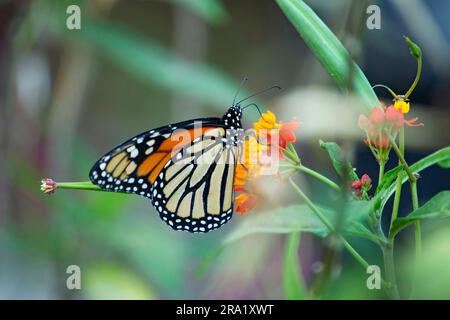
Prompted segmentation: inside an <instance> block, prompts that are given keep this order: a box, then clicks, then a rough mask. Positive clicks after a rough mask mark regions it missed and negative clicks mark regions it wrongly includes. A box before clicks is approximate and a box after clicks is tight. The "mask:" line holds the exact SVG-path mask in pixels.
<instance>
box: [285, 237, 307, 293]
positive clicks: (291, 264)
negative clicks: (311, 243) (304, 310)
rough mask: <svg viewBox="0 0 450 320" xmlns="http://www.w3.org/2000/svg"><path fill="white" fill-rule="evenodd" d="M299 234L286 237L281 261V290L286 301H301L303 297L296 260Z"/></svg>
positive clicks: (297, 261) (298, 265)
mask: <svg viewBox="0 0 450 320" xmlns="http://www.w3.org/2000/svg"><path fill="white" fill-rule="evenodd" d="M300 235H301V234H300V232H293V233H291V234H289V235H288V236H287V239H286V244H285V248H284V259H283V288H284V297H285V299H287V300H301V299H304V297H305V288H304V285H303V281H302V279H301V276H300V274H301V269H300V264H299V260H298V259H299V258H298V250H299V247H300Z"/></svg>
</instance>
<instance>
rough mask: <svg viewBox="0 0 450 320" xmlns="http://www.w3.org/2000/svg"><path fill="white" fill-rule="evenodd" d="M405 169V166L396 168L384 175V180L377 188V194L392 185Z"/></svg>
mask: <svg viewBox="0 0 450 320" xmlns="http://www.w3.org/2000/svg"><path fill="white" fill-rule="evenodd" d="M402 169H403V166H401V165H400V166H396V167H395V168H393V169H391V170H389V171H387V172H385V173H384V175H383V179H382V180H381V182H380V183H379V184H378V186H377V191H376V192H375V193H380V192H381V191H383V190H385V189H386V188H387V187H389V186H390V185H391V183H392V182H393V181H394V180H395V179H396V178H397V175H398V173H399V172H400V171H401V170H402Z"/></svg>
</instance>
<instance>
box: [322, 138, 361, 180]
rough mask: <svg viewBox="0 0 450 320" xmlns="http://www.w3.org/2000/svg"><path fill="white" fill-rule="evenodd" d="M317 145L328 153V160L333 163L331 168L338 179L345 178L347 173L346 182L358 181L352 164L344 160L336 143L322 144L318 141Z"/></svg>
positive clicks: (342, 153)
mask: <svg viewBox="0 0 450 320" xmlns="http://www.w3.org/2000/svg"><path fill="white" fill-rule="evenodd" d="M319 143H320V147H321V148H322V149H324V150H326V151H327V152H328V155H329V156H330V159H331V161H332V163H333V167H334V169H335V170H336V172H337V173H338V174H339V176H340V177H342V178H345V177H344V175H346V173H347V174H348V175H349V177H348V178H349V179H346V180H350V181H356V180H359V178H358V176H357V175H356V173H355V172H354V170H353V166H352V164H351V163H350V161H348V160H347V159H346V157H345V155H344V152H343V151H342V149H341V147H339V145H338V144H337V143H335V142H323V141H322V140H320V141H319Z"/></svg>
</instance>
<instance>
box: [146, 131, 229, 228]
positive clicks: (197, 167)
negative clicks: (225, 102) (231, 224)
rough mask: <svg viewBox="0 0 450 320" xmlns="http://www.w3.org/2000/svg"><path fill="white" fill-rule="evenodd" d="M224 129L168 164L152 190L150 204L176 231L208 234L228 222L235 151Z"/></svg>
mask: <svg viewBox="0 0 450 320" xmlns="http://www.w3.org/2000/svg"><path fill="white" fill-rule="evenodd" d="M224 136H225V130H224V129H223V128H219V129H213V130H210V131H206V133H205V135H203V136H202V137H201V139H198V140H197V141H194V142H193V143H192V144H190V145H189V146H187V147H185V148H184V149H183V150H182V151H180V152H179V153H178V154H176V155H175V157H173V158H172V159H171V160H169V161H168V162H167V164H166V165H165V167H164V169H163V170H162V171H161V173H160V175H159V177H158V179H157V180H156V181H155V184H154V186H153V189H152V196H153V200H152V203H153V205H154V206H155V208H156V209H157V211H158V212H159V214H160V217H161V219H163V220H164V221H165V222H166V223H167V224H169V225H170V226H171V227H172V228H173V229H176V230H187V231H191V232H208V231H211V230H213V229H217V228H219V227H220V226H222V225H223V224H224V223H225V222H227V221H228V220H230V219H231V216H232V213H233V202H234V201H233V199H234V192H233V180H234V172H235V165H236V156H235V153H236V149H237V147H232V146H230V145H229V143H228V142H227V141H226V139H224Z"/></svg>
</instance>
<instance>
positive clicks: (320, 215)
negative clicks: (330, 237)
mask: <svg viewBox="0 0 450 320" xmlns="http://www.w3.org/2000/svg"><path fill="white" fill-rule="evenodd" d="M288 180H289V183H290V185H291V186H292V188H293V189H294V190H295V191H296V192H297V193H298V195H300V197H301V198H303V200H304V201H305V202H306V204H307V205H308V206H309V208H310V209H311V210H312V211H313V212H314V213H315V214H316V215H317V217H318V218H319V219H320V221H322V223H323V224H324V225H325V226H326V227H327V229H328V231H329V232H330V233H332V232H334V231H335V230H334V227H333V225H332V224H331V223H330V222H329V221H328V219H327V218H326V217H325V215H324V214H323V213H322V211H321V210H320V209H319V208H317V207H316V205H314V203H313V202H312V201H311V200H310V199H309V198H308V196H307V195H306V194H305V193H304V192H303V191H302V190H301V189H300V188H299V186H297V184H296V183H295V182H294V180H292V178H291V177H289V178H288ZM338 236H339V238H340V239H341V241H342V242H343V244H344V247H345V248H346V249H347V251H348V252H349V253H350V254H351V255H352V256H353V257H354V258H355V260H356V261H357V262H358V263H359V264H360V265H361V266H362V267H363V268H364V269H366V270H367V267H368V266H369V263H368V262H367V261H366V260H365V259H364V258H363V257H362V256H361V255H360V254H359V253H358V252H357V251H356V250H355V249H354V248H353V247H352V245H351V244H350V243H349V242H348V241H347V240H345V238H344V237H343V236H341V235H338ZM381 282H382V284H383V286H385V287H389V284H388V283H387V282H386V281H385V280H384V279H383V278H382V279H381Z"/></svg>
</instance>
